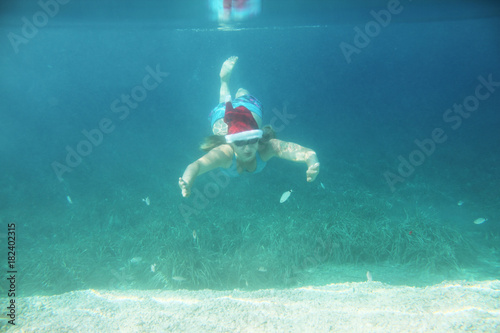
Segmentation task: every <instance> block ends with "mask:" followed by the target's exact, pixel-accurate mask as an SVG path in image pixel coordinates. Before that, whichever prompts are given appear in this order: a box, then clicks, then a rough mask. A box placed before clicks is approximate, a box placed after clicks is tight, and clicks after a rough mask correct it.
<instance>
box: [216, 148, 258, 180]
mask: <svg viewBox="0 0 500 333" xmlns="http://www.w3.org/2000/svg"><path fill="white" fill-rule="evenodd" d="M255 159H256V160H257V167H256V168H255V171H252V172H251V173H258V172H261V171H262V169H264V167H265V166H266V162H264V161H263V160H262V159H261V158H260V154H259V152H257V154H255ZM220 170H221V172H222V173H223V174H225V175H226V176H229V177H238V176H240V175H241V174H240V173H238V168H237V166H236V155H233V163H231V166H230V167H229V168H227V169H224V168H220Z"/></svg>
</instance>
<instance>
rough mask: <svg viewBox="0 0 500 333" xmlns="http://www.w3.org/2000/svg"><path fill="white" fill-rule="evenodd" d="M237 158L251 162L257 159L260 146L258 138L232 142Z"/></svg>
mask: <svg viewBox="0 0 500 333" xmlns="http://www.w3.org/2000/svg"><path fill="white" fill-rule="evenodd" d="M232 146H233V149H234V153H235V154H236V158H237V159H238V160H239V161H241V162H250V161H252V160H253V159H255V154H256V153H257V149H258V148H259V141H258V140H248V141H236V142H234V143H233V144H232Z"/></svg>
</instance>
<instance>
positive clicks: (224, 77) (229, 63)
mask: <svg viewBox="0 0 500 333" xmlns="http://www.w3.org/2000/svg"><path fill="white" fill-rule="evenodd" d="M237 61H238V57H236V56H232V57H229V58H228V59H227V60H226V61H224V63H223V64H222V68H221V69H220V80H221V82H225V83H229V79H230V78H231V72H232V71H233V67H234V65H236V62H237Z"/></svg>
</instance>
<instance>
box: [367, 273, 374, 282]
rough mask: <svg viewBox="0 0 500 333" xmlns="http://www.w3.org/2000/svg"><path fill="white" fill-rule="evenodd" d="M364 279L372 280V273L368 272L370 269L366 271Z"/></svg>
mask: <svg viewBox="0 0 500 333" xmlns="http://www.w3.org/2000/svg"><path fill="white" fill-rule="evenodd" d="M366 280H367V281H368V282H372V281H373V277H372V273H370V271H367V272H366Z"/></svg>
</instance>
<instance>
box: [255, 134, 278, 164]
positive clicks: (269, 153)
mask: <svg viewBox="0 0 500 333" xmlns="http://www.w3.org/2000/svg"><path fill="white" fill-rule="evenodd" d="M275 141H276V139H271V140H269V141H267V142H266V143H265V144H263V145H260V146H259V154H260V158H261V159H262V160H263V161H264V162H266V161H267V160H270V159H271V158H273V157H274V156H275V155H276V153H275V149H274V145H275V144H276V142H275Z"/></svg>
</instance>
